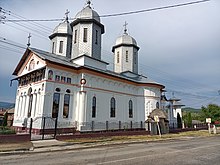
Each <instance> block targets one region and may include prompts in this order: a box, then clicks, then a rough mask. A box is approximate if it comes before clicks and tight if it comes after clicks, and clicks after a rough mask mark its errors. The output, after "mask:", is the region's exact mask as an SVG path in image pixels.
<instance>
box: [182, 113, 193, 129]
mask: <svg viewBox="0 0 220 165" xmlns="http://www.w3.org/2000/svg"><path fill="white" fill-rule="evenodd" d="M183 121H184V123H185V124H186V126H187V127H188V128H190V127H192V114H191V112H185V113H184V114H183Z"/></svg>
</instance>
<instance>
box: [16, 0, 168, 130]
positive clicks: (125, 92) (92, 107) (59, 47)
mask: <svg viewBox="0 0 220 165" xmlns="http://www.w3.org/2000/svg"><path fill="white" fill-rule="evenodd" d="M75 18H76V19H75V20H74V21H73V22H71V23H70V22H69V20H68V16H66V19H65V20H64V21H63V22H62V23H60V24H59V25H58V26H57V27H56V28H55V29H54V31H53V33H52V34H51V35H50V37H49V38H50V39H51V52H45V51H43V50H40V49H36V48H29V47H28V48H27V50H26V52H25V53H24V55H23V56H22V58H21V60H20V62H19V63H18V65H17V67H16V69H15V71H14V73H13V75H15V76H16V78H15V79H16V80H18V81H19V85H18V89H17V95H16V105H15V115H14V123H13V126H15V127H17V128H21V127H28V122H29V121H30V118H32V119H33V121H34V122H33V129H35V131H36V132H37V131H40V130H41V129H42V127H43V120H42V118H43V117H47V118H51V119H55V118H57V120H58V128H60V129H61V128H63V129H65V130H68V129H70V128H72V127H74V128H75V129H76V130H77V131H81V132H82V131H99V130H106V129H109V130H110V129H124V128H144V122H145V121H146V120H147V119H148V116H149V114H150V113H151V112H152V111H153V110H154V109H156V108H161V106H162V105H161V93H162V91H163V89H164V88H165V86H164V85H162V84H160V83H157V82H155V81H153V80H151V79H150V78H149V77H147V76H143V75H140V74H138V50H139V47H138V45H137V42H136V40H135V39H134V38H133V37H131V36H130V35H129V34H128V33H127V28H126V24H125V29H124V33H123V34H122V35H121V36H119V37H118V38H117V39H116V44H115V45H114V46H113V48H112V52H113V53H114V71H110V70H108V69H107V65H108V63H107V62H105V61H103V60H102V58H101V43H102V34H104V33H105V30H104V25H103V24H102V23H101V21H100V17H99V15H98V13H97V12H96V11H94V10H93V9H92V8H91V6H90V1H88V2H87V5H86V6H85V7H84V8H83V9H82V10H81V11H80V12H78V13H77V14H76V16H75ZM45 125H46V129H49V128H50V127H49V125H50V123H46V124H45Z"/></svg>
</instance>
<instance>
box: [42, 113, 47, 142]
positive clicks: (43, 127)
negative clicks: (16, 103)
mask: <svg viewBox="0 0 220 165" xmlns="http://www.w3.org/2000/svg"><path fill="white" fill-rule="evenodd" d="M45 119H46V117H43V130H42V140H44V129H45Z"/></svg>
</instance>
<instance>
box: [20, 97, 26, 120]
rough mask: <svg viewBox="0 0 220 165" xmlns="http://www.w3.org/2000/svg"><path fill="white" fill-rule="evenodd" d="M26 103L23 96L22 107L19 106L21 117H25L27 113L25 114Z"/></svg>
mask: <svg viewBox="0 0 220 165" xmlns="http://www.w3.org/2000/svg"><path fill="white" fill-rule="evenodd" d="M26 104H27V96H23V104H22V107H21V111H22V115H21V116H22V117H23V118H25V117H26V116H27V115H26V114H25V113H26Z"/></svg>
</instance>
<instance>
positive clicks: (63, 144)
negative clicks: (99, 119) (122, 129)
mask: <svg viewBox="0 0 220 165" xmlns="http://www.w3.org/2000/svg"><path fill="white" fill-rule="evenodd" d="M184 134H185V135H184ZM207 136H214V135H210V134H209V133H208V131H205V132H204V131H203V134H202V132H201V131H198V132H197V133H196V132H192V133H182V134H181V135H178V134H173V135H172V134H171V135H170V134H166V135H164V136H163V137H162V138H159V137H158V136H146V137H145V138H143V137H142V138H140V137H139V138H135V137H136V136H131V137H133V139H131V138H128V137H126V138H123V137H122V138H121V137H120V139H113V138H112V139H99V140H96V141H89V140H87V141H85V142H84V141H80V142H73V141H72V142H68V141H58V140H55V139H52V140H39V141H31V142H27V143H24V144H22V143H17V144H16V143H11V144H10V143H9V144H0V156H1V155H11V154H22V153H28V154H32V153H44V152H55V151H63V150H77V149H84V148H91V147H99V146H107V145H120V144H131V143H143V142H156V141H158V142H161V141H166V140H187V139H191V138H199V137H207ZM4 149H5V150H4Z"/></svg>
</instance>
